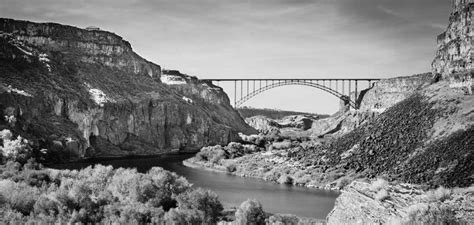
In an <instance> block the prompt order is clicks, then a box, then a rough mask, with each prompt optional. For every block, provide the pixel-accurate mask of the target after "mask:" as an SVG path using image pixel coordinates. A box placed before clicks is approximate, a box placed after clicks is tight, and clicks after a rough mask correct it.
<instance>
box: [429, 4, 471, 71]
mask: <svg viewBox="0 0 474 225" xmlns="http://www.w3.org/2000/svg"><path fill="white" fill-rule="evenodd" d="M452 4H453V10H452V12H451V15H450V17H449V25H448V28H447V30H446V32H444V33H442V34H440V35H438V38H437V41H438V50H437V52H436V56H435V59H434V60H433V63H432V67H433V72H434V73H439V74H442V75H443V77H447V76H448V75H450V74H452V73H456V72H461V71H465V70H471V69H472V60H473V54H474V52H473V51H474V50H473V47H472V45H473V43H474V42H473V34H474V31H473V30H472V21H473V10H474V2H473V1H472V0H452Z"/></svg>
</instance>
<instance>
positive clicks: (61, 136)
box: [0, 19, 254, 159]
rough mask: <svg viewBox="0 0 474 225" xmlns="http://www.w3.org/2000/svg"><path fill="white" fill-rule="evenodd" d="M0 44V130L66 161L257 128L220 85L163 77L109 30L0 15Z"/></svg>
mask: <svg viewBox="0 0 474 225" xmlns="http://www.w3.org/2000/svg"><path fill="white" fill-rule="evenodd" d="M0 50H1V51H0V73H1V74H2V76H0V114H1V115H0V116H1V118H2V120H1V121H0V130H1V129H11V130H14V131H15V132H16V133H18V134H20V135H22V136H26V137H28V138H29V139H31V140H33V141H34V144H35V145H37V147H38V148H46V149H48V150H51V151H53V150H54V151H57V152H59V153H63V155H67V158H70V159H73V158H83V157H102V156H127V155H150V154H160V153H166V152H172V151H197V150H198V149H200V148H201V147H203V146H208V145H215V144H222V145H225V144H227V143H229V142H231V141H235V140H238V139H239V137H238V133H239V132H243V133H252V132H254V130H253V129H252V128H250V127H249V126H248V125H247V124H246V123H245V121H244V120H243V119H242V118H241V117H240V116H239V114H238V112H237V111H235V110H234V109H233V108H232V106H231V105H230V103H229V99H228V97H227V95H226V94H225V93H224V92H223V90H222V89H221V88H219V87H217V86H214V85H212V84H208V83H202V82H200V81H199V80H198V79H196V78H194V77H191V76H187V75H184V74H180V73H179V72H177V73H178V76H176V74H172V75H171V76H174V77H172V79H171V78H170V75H169V74H163V75H162V74H161V68H160V66H159V65H156V64H153V63H151V62H149V61H147V60H145V59H143V58H142V57H140V56H138V55H137V54H136V53H135V52H133V50H132V48H131V45H130V44H129V43H128V42H126V41H124V40H123V39H122V38H121V37H119V36H118V35H115V34H113V33H110V32H106V31H88V30H84V29H79V28H75V27H71V26H65V25H60V24H52V23H32V22H27V21H17V20H11V19H0ZM170 79H171V80H173V79H177V81H173V82H171V81H170ZM3 118H5V119H4V120H3Z"/></svg>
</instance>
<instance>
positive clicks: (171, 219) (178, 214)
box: [165, 209, 204, 224]
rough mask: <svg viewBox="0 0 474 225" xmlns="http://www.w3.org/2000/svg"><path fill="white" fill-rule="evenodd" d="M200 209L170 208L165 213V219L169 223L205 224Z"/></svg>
mask: <svg viewBox="0 0 474 225" xmlns="http://www.w3.org/2000/svg"><path fill="white" fill-rule="evenodd" d="M200 213H202V212H200V211H196V210H182V209H170V210H169V211H168V212H167V213H166V214H165V220H166V222H167V223H169V224H204V223H203V221H202V216H201V215H200Z"/></svg>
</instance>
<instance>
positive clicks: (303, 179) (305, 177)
mask: <svg viewBox="0 0 474 225" xmlns="http://www.w3.org/2000/svg"><path fill="white" fill-rule="evenodd" d="M310 181H311V175H309V174H306V175H303V176H302V177H299V178H297V179H295V184H298V185H303V186H304V185H306V184H307V183H309V182H310Z"/></svg>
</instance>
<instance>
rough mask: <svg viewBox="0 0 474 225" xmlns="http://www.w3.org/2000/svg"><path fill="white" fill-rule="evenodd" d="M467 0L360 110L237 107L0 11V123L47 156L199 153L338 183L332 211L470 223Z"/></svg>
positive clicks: (121, 49)
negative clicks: (251, 112) (431, 49)
mask: <svg viewBox="0 0 474 225" xmlns="http://www.w3.org/2000/svg"><path fill="white" fill-rule="evenodd" d="M473 8H474V7H473V3H471V0H453V11H452V13H451V15H450V19H449V22H450V24H449V25H448V28H447V30H446V32H445V33H443V34H441V35H439V36H438V37H437V43H438V46H437V47H438V49H437V51H436V54H435V59H434V60H433V63H432V72H431V73H425V74H417V75H413V76H408V77H396V78H390V79H383V80H380V81H378V82H377V83H376V84H375V85H374V86H372V87H369V88H368V89H366V90H363V92H362V93H363V94H361V97H360V98H359V99H358V104H359V105H360V108H359V109H357V110H354V109H348V108H344V107H342V108H341V111H339V112H337V113H335V114H334V115H331V116H328V117H326V116H324V117H319V116H315V115H304V114H301V115H295V116H286V117H284V118H280V119H272V118H267V117H264V116H253V117H249V118H245V119H244V118H242V117H241V115H240V114H239V112H238V111H237V110H235V109H234V108H233V107H232V106H231V105H230V102H229V98H228V96H227V95H226V93H225V92H224V91H223V89H222V88H221V87H219V86H215V85H213V84H212V83H210V82H203V81H200V80H199V79H198V78H197V77H193V76H190V75H186V74H183V73H181V72H179V71H178V70H165V69H163V68H161V67H160V66H159V65H157V64H155V63H152V62H149V61H147V60H146V59H144V58H142V57H140V56H139V55H138V54H137V53H135V52H134V51H133V49H132V47H131V44H130V43H128V42H127V41H125V40H123V38H122V37H120V36H118V35H116V34H114V33H111V32H108V31H102V30H97V29H92V30H87V29H80V28H76V27H72V26H67V25H60V24H54V23H34V22H28V21H20V20H12V19H0V50H1V51H0V74H1V76H0V118H1V120H0V130H4V129H5V130H6V129H8V130H11V131H12V132H13V133H14V134H15V136H16V135H21V137H25V138H27V139H28V140H30V142H31V145H32V148H34V149H37V150H40V149H41V150H45V151H46V152H47V154H46V155H45V156H43V157H44V159H43V160H44V161H47V162H69V161H74V160H83V159H97V158H102V157H129V156H150V155H158V154H167V153H175V154H178V153H186V152H187V153H189V152H191V153H196V152H197V154H196V155H195V156H194V157H191V158H189V159H186V160H184V162H183V164H184V165H185V166H187V167H190V168H193V169H204V170H210V171H214V172H219V173H225V174H229V175H236V176H241V177H252V178H258V179H261V180H265V181H269V182H275V183H280V184H281V185H295V186H302V187H306V188H317V189H330V190H336V191H340V193H341V194H340V196H339V197H338V199H337V200H336V203H335V207H334V209H333V210H332V211H331V212H330V213H329V215H328V217H327V223H328V224H341V223H344V224H367V223H369V224H373V223H409V222H428V223H429V222H433V221H435V222H436V219H438V218H440V219H443V221H442V222H447V223H451V222H453V223H457V222H459V223H463V222H466V223H470V222H472V221H473V220H474V213H473V212H474V205H473V202H474V201H473V194H474V193H473V191H472V184H473V181H474V180H473V179H474V177H473V174H472V171H474V165H473V163H472V162H473V159H474V152H473V150H474V139H473V137H474V110H473V105H474V95H473V94H472V93H473V90H474V89H473V88H474V85H473V83H472V79H473V78H474V73H473V70H472V55H473V53H472V29H471V27H472V10H473ZM173 166H175V165H174V164H173ZM181 166H182V165H181ZM147 169H148V168H147ZM187 169H188V170H190V169H189V168H187ZM223 183H225V180H224V182H223ZM426 215H430V216H433V218H434V220H432V219H433V218H431V217H430V218H426ZM420 218H421V219H425V220H420Z"/></svg>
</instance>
